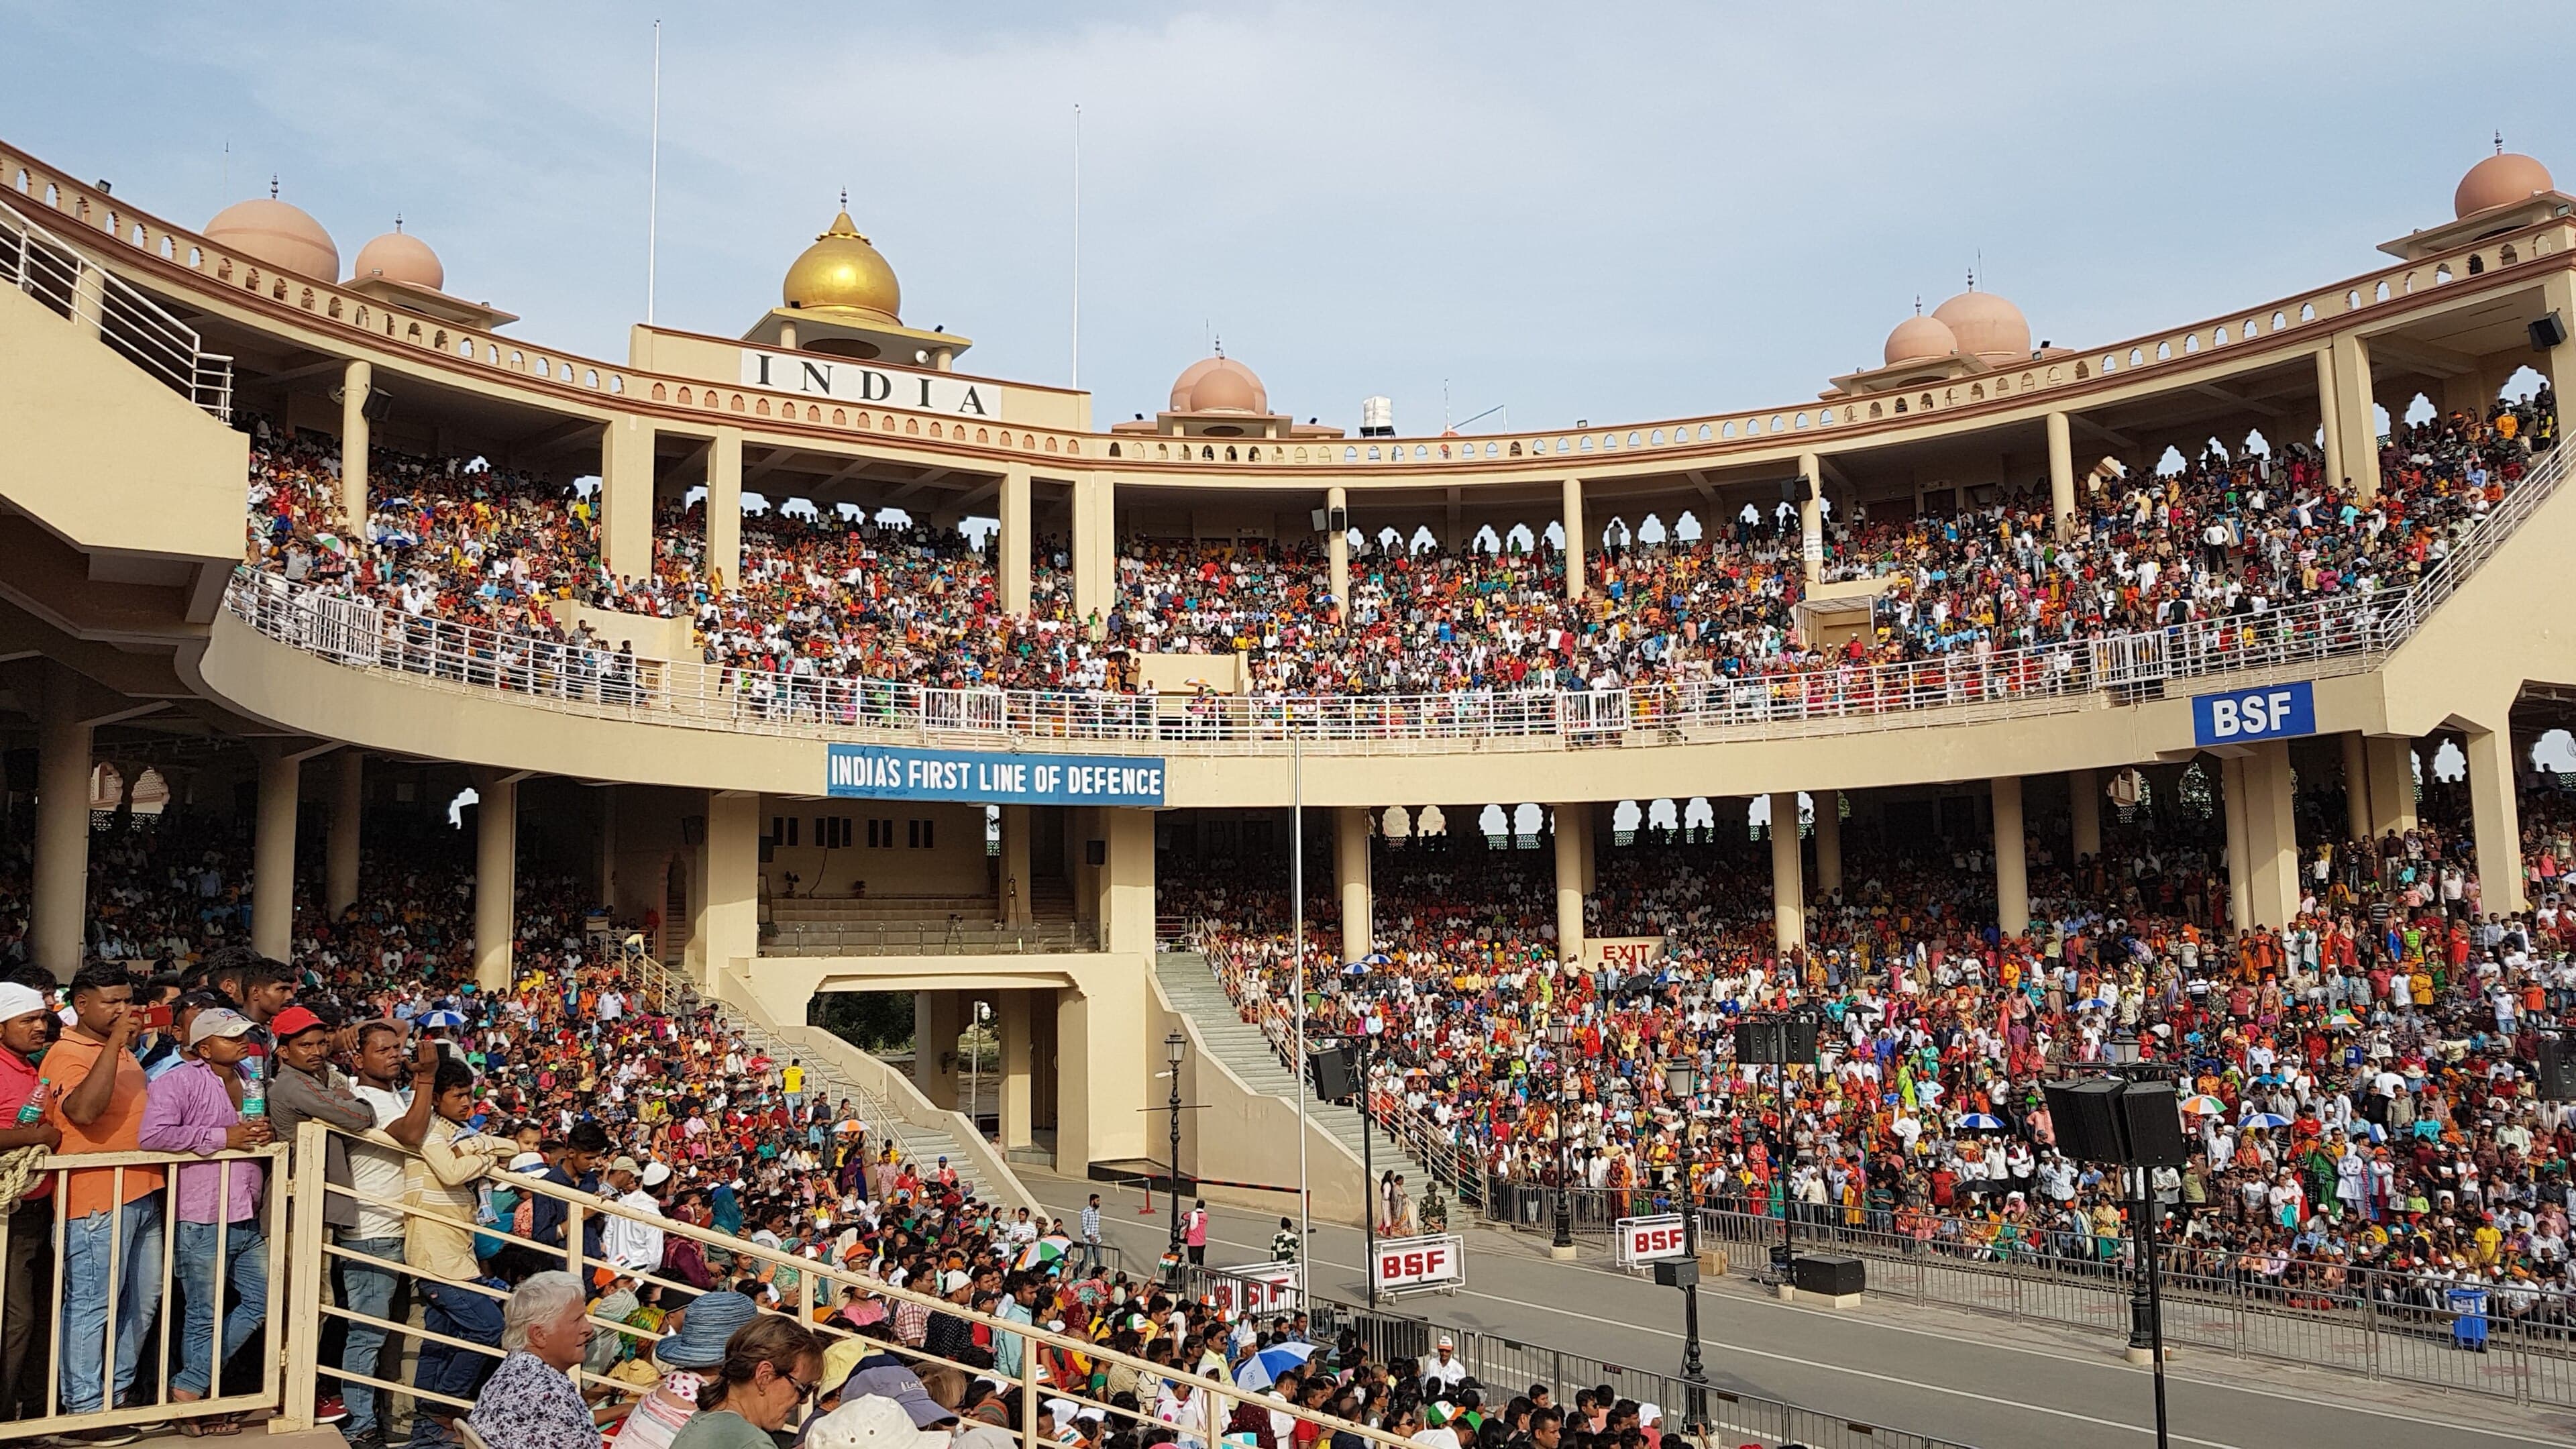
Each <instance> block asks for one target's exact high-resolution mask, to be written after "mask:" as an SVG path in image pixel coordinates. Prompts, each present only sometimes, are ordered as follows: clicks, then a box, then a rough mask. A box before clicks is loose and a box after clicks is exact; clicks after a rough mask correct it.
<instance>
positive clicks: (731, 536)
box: [707, 427, 742, 586]
mask: <svg viewBox="0 0 2576 1449" xmlns="http://www.w3.org/2000/svg"><path fill="white" fill-rule="evenodd" d="M707 568H708V569H709V570H710V571H712V572H713V573H714V574H715V576H716V577H717V578H720V579H722V580H724V582H725V583H726V585H728V586H731V585H733V584H736V583H739V582H741V578H742V429H740V428H732V427H720V428H717V429H716V438H715V442H714V443H713V444H711V445H709V447H708V448H707Z"/></svg>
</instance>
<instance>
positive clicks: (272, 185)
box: [268, 171, 277, 201]
mask: <svg viewBox="0 0 2576 1449" xmlns="http://www.w3.org/2000/svg"><path fill="white" fill-rule="evenodd" d="M268 199H269V200H271V201H275V200H276V199H277V173H276V172H274V171H272V172H270V173H268Z"/></svg>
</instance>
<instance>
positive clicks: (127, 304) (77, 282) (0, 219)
mask: <svg viewBox="0 0 2576 1449" xmlns="http://www.w3.org/2000/svg"><path fill="white" fill-rule="evenodd" d="M0 281H5V282H7V283H8V284H9V285H11V286H14V287H16V288H17V289H18V290H19V291H21V292H24V293H26V294H27V295H28V296H30V297H32V298H34V299H35V300H36V301H37V303H38V304H40V305H41V306H43V307H44V308H45V309H46V310H48V311H50V312H52V313H54V314H55V315H56V316H58V317H61V318H63V319H64V320H66V321H68V322H70V323H72V324H73V325H74V326H76V327H80V328H83V329H85V330H87V331H88V332H90V333H92V334H94V335H95V336H96V337H97V338H98V340H99V341H101V342H104V343H106V344H107V345H108V346H109V347H111V348H114V349H115V350H116V351H117V352H118V353H119V354H120V355H122V356H123V357H124V358H125V359H126V360H127V361H129V362H131V363H133V364H134V365H135V366H137V367H140V368H142V369H143V370H144V371H145V372H148V373H150V374H152V375H153V376H154V377H157V378H159V379H160V380H161V381H162V382H163V383H164V384H166V385H167V386H168V387H169V388H170V389H171V390H172V391H174V392H176V393H178V394H179V395H180V396H181V397H184V398H186V399H187V400H188V401H190V402H192V403H195V404H196V405H197V406H198V407H201V408H204V409H205V410H206V411H207V412H209V413H212V414H214V415H215V417H216V418H217V419H218V420H219V421H222V422H227V423H229V422H231V421H232V417H233V360H232V359H231V358H229V357H225V356H222V355H220V354H217V353H211V352H208V351H206V350H205V348H204V347H203V346H202V345H201V344H200V341H199V339H198V336H197V329H195V328H193V327H191V326H189V325H188V324H186V323H185V322H182V321H180V320H179V319H178V318H176V317H174V316H172V315H170V312H169V310H168V309H166V308H164V307H163V306H162V305H161V304H160V303H158V302H155V301H153V300H152V299H151V298H150V297H148V296H145V295H144V294H143V293H142V292H141V291H139V290H137V289H136V288H135V287H134V285H133V284H132V283H130V282H128V281H126V280H125V279H124V278H122V277H120V276H118V275H116V274H115V273H114V272H111V271H109V270H108V269H107V268H105V267H102V266H100V265H99V264H98V263H96V262H94V261H91V260H90V259H89V258H88V256H86V255H85V254H83V253H82V252H81V251H80V249H79V248H77V247H74V246H73V245H71V244H70V243H69V242H66V241H64V240H63V239H62V238H61V237H58V236H56V235H54V234H53V233H52V232H49V231H47V230H45V229H44V228H43V227H41V226H38V225H37V224H36V223H35V222H33V221H30V220H29V219H28V218H27V216H26V214H25V213H23V212H21V211H19V210H18V209H17V208H16V207H14V206H12V205H10V204H9V203H7V202H5V201H0Z"/></svg>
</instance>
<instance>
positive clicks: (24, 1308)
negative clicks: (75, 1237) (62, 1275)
mask: <svg viewBox="0 0 2576 1449" xmlns="http://www.w3.org/2000/svg"><path fill="white" fill-rule="evenodd" d="M49 1020H50V1007H49V1005H48V1003H47V1002H46V1000H45V998H44V995H43V993H41V992H39V991H37V990H36V989H35V988H34V987H31V986H24V985H21V984H19V983H18V982H15V981H0V1159H6V1158H7V1157H9V1156H10V1155H11V1154H12V1153H14V1152H16V1151H18V1150H19V1149H21V1148H29V1147H33V1148H37V1149H40V1150H41V1151H45V1152H51V1151H52V1150H54V1149H55V1148H57V1147H60V1146H61V1145H62V1143H63V1129H62V1128H60V1127H57V1126H55V1125H54V1124H53V1123H52V1122H51V1121H49V1120H47V1119H46V1118H45V1116H44V1115H43V1107H44V1102H43V1101H42V1100H41V1098H44V1097H50V1096H51V1095H52V1088H51V1086H50V1085H49V1084H47V1083H46V1082H45V1080H44V1078H43V1077H41V1076H39V1075H38V1074H37V1071H36V1060H35V1059H36V1055H37V1053H39V1052H41V1051H43V1050H44V1049H45V1038H46V1036H47V1035H48V1034H49V1033H50V1028H49V1026H48V1024H47V1023H48V1022H49ZM30 1099H38V1100H36V1106H37V1109H38V1113H37V1117H36V1121H35V1123H34V1125H32V1126H27V1127H20V1126H17V1125H15V1124H16V1122H17V1120H18V1112H19V1109H20V1108H22V1107H25V1106H26V1105H27V1103H28V1102H29V1100H30ZM53 1247H54V1188H53V1184H52V1183H51V1182H48V1181H45V1180H43V1179H41V1178H39V1179H38V1180H37V1181H36V1183H35V1185H34V1186H32V1187H31V1188H29V1189H28V1191H27V1193H26V1194H25V1196H23V1197H21V1198H19V1199H18V1206H17V1208H16V1209H15V1210H14V1211H12V1212H11V1213H10V1214H9V1228H8V1246H7V1248H6V1252H7V1254H8V1256H7V1257H6V1258H5V1259H0V1283H5V1284H6V1285H7V1288H8V1297H7V1299H6V1301H0V1420H7V1419H17V1418H22V1417H32V1416H33V1415H35V1414H41V1413H43V1412H44V1409H45V1405H44V1387H43V1386H44V1382H45V1375H44V1374H43V1373H42V1372H41V1371H36V1370H40V1369H41V1362H40V1361H39V1360H37V1358H36V1354H37V1352H38V1350H37V1349H36V1343H37V1336H36V1329H37V1326H38V1322H39V1317H40V1313H39V1308H40V1305H43V1304H46V1303H48V1302H50V1301H51V1299H52V1296H53V1282H52V1277H53V1272H52V1270H53V1264H54V1252H53ZM22 1396H23V1397H22Z"/></svg>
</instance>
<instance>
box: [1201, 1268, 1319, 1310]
mask: <svg viewBox="0 0 2576 1449" xmlns="http://www.w3.org/2000/svg"><path fill="white" fill-rule="evenodd" d="M1304 1276H1305V1275H1304V1273H1303V1271H1302V1270H1301V1269H1300V1268H1299V1266H1298V1265H1297V1264H1295V1263H1254V1264H1251V1265H1250V1266H1248V1267H1242V1268H1226V1269H1223V1270H1221V1274H1220V1276H1217V1277H1215V1278H1214V1279H1213V1280H1212V1281H1211V1283H1210V1285H1209V1288H1208V1299H1209V1301H1210V1303H1211V1304H1212V1305H1213V1306H1214V1307H1217V1308H1226V1309H1233V1310H1235V1311H1237V1312H1241V1313H1291V1312H1294V1311H1296V1309H1297V1307H1298V1300H1299V1299H1300V1298H1301V1297H1303V1296H1304V1291H1303V1289H1302V1288H1301V1286H1300V1284H1299V1281H1298V1280H1299V1279H1301V1278H1302V1277H1304Z"/></svg>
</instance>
